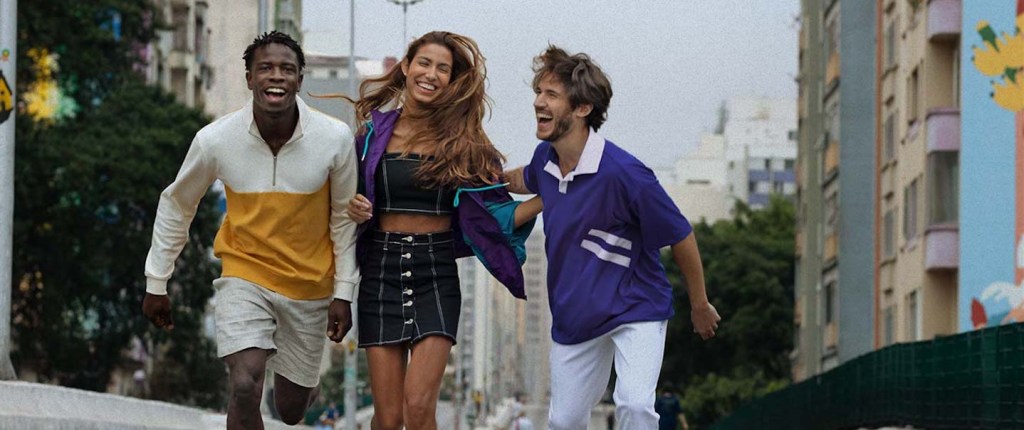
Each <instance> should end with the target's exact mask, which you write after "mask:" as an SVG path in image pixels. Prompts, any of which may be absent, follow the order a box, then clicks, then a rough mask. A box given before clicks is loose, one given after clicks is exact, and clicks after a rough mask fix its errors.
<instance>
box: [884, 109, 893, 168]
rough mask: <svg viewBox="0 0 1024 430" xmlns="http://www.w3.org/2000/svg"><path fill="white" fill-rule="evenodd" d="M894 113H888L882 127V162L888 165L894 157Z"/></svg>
mask: <svg viewBox="0 0 1024 430" xmlns="http://www.w3.org/2000/svg"><path fill="white" fill-rule="evenodd" d="M895 122H896V113H895V112H890V113H889V116H887V117H885V123H884V124H883V125H882V148H883V152H884V157H885V158H883V160H884V162H886V163H888V162H889V161H892V159H893V158H894V157H895V156H896V124H895Z"/></svg>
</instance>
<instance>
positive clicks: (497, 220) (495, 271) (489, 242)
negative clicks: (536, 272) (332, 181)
mask: <svg viewBox="0 0 1024 430" xmlns="http://www.w3.org/2000/svg"><path fill="white" fill-rule="evenodd" d="M398 115H399V111H398V110H397V109H396V110H391V111H388V112H380V111H378V110H374V111H373V112H371V113H370V119H371V120H370V123H369V124H367V127H366V131H365V132H364V133H363V134H361V135H359V136H356V138H355V145H356V154H357V155H358V157H359V192H360V193H362V194H363V195H364V196H366V198H367V200H369V201H370V203H372V204H373V205H374V207H376V196H375V195H374V190H375V189H376V188H375V187H374V177H375V176H374V173H375V172H376V170H377V167H378V165H379V164H380V161H381V159H382V158H383V156H384V151H385V149H386V148H387V146H388V141H390V140H391V133H392V132H393V131H394V127H395V122H397V120H398ZM455 196H456V197H455V208H454V215H453V217H452V232H453V233H454V236H455V237H456V238H462V239H463V240H458V239H456V240H455V241H454V243H455V258H462V257H468V256H471V255H474V254H475V255H476V256H477V258H478V259H480V261H481V262H482V263H483V264H484V267H486V268H487V270H488V271H490V273H491V275H492V276H494V278H495V279H497V280H498V281H499V282H501V283H502V284H503V285H505V288H507V289H508V291H509V292H510V293H512V295H513V296H515V297H516V298H520V299H526V291H525V289H524V288H523V270H522V263H523V262H524V261H525V257H526V255H525V251H524V249H523V248H524V245H523V243H524V242H525V240H526V237H527V236H529V235H530V231H532V230H533V225H534V220H531V221H530V222H528V223H526V224H524V225H523V226H521V227H519V228H518V229H513V228H512V227H511V221H512V218H511V216H512V214H513V213H514V209H515V206H516V205H517V204H518V202H516V201H515V200H514V199H512V196H511V195H510V194H509V193H508V190H507V189H506V188H504V187H494V186H491V187H479V188H469V187H468V186H467V187H462V188H459V189H458V190H457V191H456V194H455ZM496 208H500V209H496ZM376 226H377V218H376V217H373V218H370V220H368V221H367V222H365V223H362V224H360V225H359V227H358V228H357V230H356V237H357V245H356V258H357V261H358V262H359V263H360V266H361V265H362V262H363V259H364V258H365V256H366V254H367V252H366V251H367V249H366V246H367V241H366V240H365V239H366V238H367V232H370V231H373V230H374V229H376Z"/></svg>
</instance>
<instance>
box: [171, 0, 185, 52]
mask: <svg viewBox="0 0 1024 430" xmlns="http://www.w3.org/2000/svg"><path fill="white" fill-rule="evenodd" d="M171 25H173V26H174V49H176V50H181V51H187V50H188V6H178V7H175V8H174V9H173V10H172V11H171Z"/></svg>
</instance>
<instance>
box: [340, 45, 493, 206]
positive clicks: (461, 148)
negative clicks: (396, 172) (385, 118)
mask: <svg viewBox="0 0 1024 430" xmlns="http://www.w3.org/2000/svg"><path fill="white" fill-rule="evenodd" d="M428 44H435V45H439V46H443V47H445V48H447V49H448V50H449V51H451V53H452V71H451V79H450V81H449V83H448V86H447V87H446V88H445V89H444V90H443V91H441V93H440V94H439V95H438V97H437V98H435V99H434V100H433V101H431V102H430V103H427V104H424V105H422V106H421V109H418V110H417V111H416V112H412V111H410V110H406V111H404V112H402V115H403V116H404V117H406V118H409V119H412V120H424V121H425V122H426V123H427V124H429V126H428V127H424V128H423V129H422V130H420V131H419V132H417V133H416V134H414V135H413V136H411V138H410V141H409V144H408V145H406V149H405V151H403V155H408V154H409V152H410V151H411V149H412V148H416V149H418V150H420V151H421V152H429V153H427V154H423V155H431V156H433V157H434V158H433V160H432V161H425V162H423V163H422V164H421V165H420V167H419V169H418V170H417V172H416V178H417V180H418V181H420V183H421V184H422V185H424V186H428V187H444V188H455V187H459V186H464V185H483V184H492V183H494V182H495V181H496V180H497V179H498V177H499V176H500V175H501V174H502V170H501V166H502V165H503V164H504V163H505V157H504V156H503V155H502V154H501V153H500V152H498V150H497V148H495V147H494V145H493V144H492V143H491V140H490V139H489V138H488V137H487V133H485V132H484V128H483V119H484V116H485V115H487V114H488V110H489V109H490V99H489V98H488V97H487V94H486V93H485V91H484V85H485V83H486V82H485V81H486V79H487V68H486V66H485V65H484V56H483V55H481V54H480V49H479V48H478V47H477V45H476V42H474V41H473V39H470V38H468V37H466V36H461V35H458V34H454V33H449V32H446V31H434V32H430V33H427V34H424V35H423V36H421V37H420V38H419V39H416V40H414V41H413V42H412V43H411V44H410V45H409V49H408V51H407V52H406V54H405V58H403V59H402V61H403V62H404V63H405V64H406V65H410V64H412V61H413V59H414V58H415V57H416V53H417V52H418V51H419V49H420V48H421V47H423V46H426V45H428ZM405 82H406V77H405V73H403V72H402V68H401V67H400V65H398V64H396V65H395V66H394V67H392V68H391V70H389V71H388V72H387V73H385V74H384V75H382V76H380V77H378V78H374V79H368V80H366V81H364V82H363V83H362V85H360V86H359V100H358V101H355V100H352V99H349V98H347V97H345V98H346V99H347V100H348V101H349V102H352V103H353V104H354V105H355V110H356V118H358V119H359V121H360V122H361V123H363V122H364V121H366V120H368V119H370V112H371V111H373V110H374V109H382V108H388V107H390V108H397V107H401V106H402V105H404V103H405V100H404V99H405V97H408V95H407V94H406V92H405ZM364 124H365V123H364ZM364 129H365V125H360V131H362V132H365V130H364ZM430 143H433V144H430Z"/></svg>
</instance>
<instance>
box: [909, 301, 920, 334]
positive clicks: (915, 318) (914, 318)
mask: <svg viewBox="0 0 1024 430" xmlns="http://www.w3.org/2000/svg"><path fill="white" fill-rule="evenodd" d="M920 319H921V310H920V306H919V305H918V303H917V291H911V292H910V294H908V295H907V340H910V341H915V340H917V339H918V338H919V334H918V329H919V328H920Z"/></svg>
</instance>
